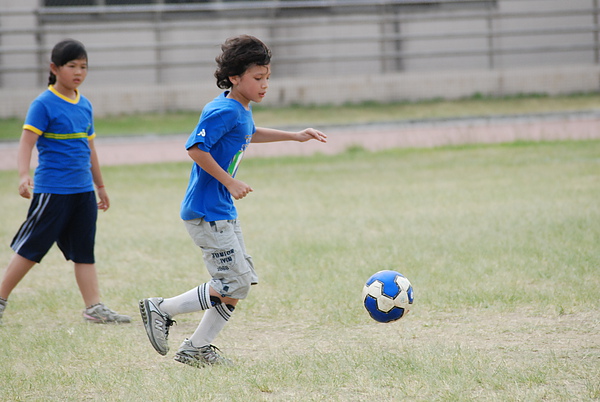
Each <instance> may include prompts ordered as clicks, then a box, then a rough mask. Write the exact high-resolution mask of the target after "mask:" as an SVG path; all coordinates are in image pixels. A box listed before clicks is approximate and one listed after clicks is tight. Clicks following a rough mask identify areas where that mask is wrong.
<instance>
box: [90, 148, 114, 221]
mask: <svg viewBox="0 0 600 402" xmlns="http://www.w3.org/2000/svg"><path fill="white" fill-rule="evenodd" d="M89 145H90V162H91V163H92V178H93V179H94V184H95V185H96V188H97V190H98V198H99V199H100V201H98V209H101V210H103V211H106V210H107V209H108V208H110V199H109V198H108V193H107V192H106V188H105V187H104V180H103V179H102V172H101V171H100V161H99V160H98V153H97V152H96V145H95V144H94V140H93V139H90V140H89Z"/></svg>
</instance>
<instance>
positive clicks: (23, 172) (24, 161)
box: [17, 130, 39, 198]
mask: <svg viewBox="0 0 600 402" xmlns="http://www.w3.org/2000/svg"><path fill="white" fill-rule="evenodd" d="M38 138H39V135H37V134H36V133H34V132H33V131H30V130H23V132H22V133H21V140H20V141H19V149H18V151H17V170H18V172H19V195H20V196H21V197H23V198H31V189H33V179H32V178H31V175H30V173H29V170H30V168H31V154H32V151H33V147H34V146H35V143H36V142H37V140H38Z"/></svg>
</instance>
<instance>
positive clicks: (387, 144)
mask: <svg viewBox="0 0 600 402" xmlns="http://www.w3.org/2000/svg"><path fill="white" fill-rule="evenodd" d="M318 128H319V129H321V130H322V131H324V132H325V133H326V134H327V135H328V142H327V144H322V143H317V142H315V141H309V142H307V143H295V142H282V143H269V144H252V145H251V146H250V147H249V148H248V151H247V153H246V156H245V157H257V156H262V157H266V156H282V155H311V154H315V153H322V154H335V153H339V152H343V151H344V150H346V149H348V148H349V147H352V146H360V147H363V148H365V149H368V150H372V151H376V150H382V149H386V148H393V147H414V148H419V147H435V146H442V145H458V144H467V143H501V142H514V141H553V140H584V139H600V111H590V112H573V113H559V114H544V115H535V116H525V117H514V116H512V117H510V116H509V117H493V118H479V119H473V118H469V119H466V118H465V119H446V120H435V121H409V122H402V123H388V124H368V125H354V126H345V127H339V126H338V127H318ZM186 138H187V135H170V136H137V137H122V138H111V137H108V138H102V137H99V138H98V139H97V140H96V148H97V150H98V155H99V158H100V163H101V164H102V165H103V166H108V165H127V164H139V163H159V162H177V161H188V160H189V158H188V156H187V153H186V152H185V150H184V144H185V140H186ZM17 145H18V144H17V143H14V142H4V143H3V142H0V170H13V169H16V157H17ZM33 159H34V160H37V157H34V158H33ZM34 163H35V162H34Z"/></svg>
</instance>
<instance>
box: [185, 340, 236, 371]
mask: <svg viewBox="0 0 600 402" xmlns="http://www.w3.org/2000/svg"><path fill="white" fill-rule="evenodd" d="M217 352H220V350H219V348H217V347H216V346H214V345H206V346H201V347H199V348H197V347H195V346H194V345H192V341H190V340H189V339H185V340H184V341H183V343H182V344H181V346H180V347H179V350H178V351H177V353H175V357H174V359H175V361H178V362H179V363H184V364H188V365H190V366H192V367H196V368H202V367H204V366H214V365H224V366H233V362H232V361H231V360H229V359H227V358H225V357H223V356H221V355H220V354H218V353H217Z"/></svg>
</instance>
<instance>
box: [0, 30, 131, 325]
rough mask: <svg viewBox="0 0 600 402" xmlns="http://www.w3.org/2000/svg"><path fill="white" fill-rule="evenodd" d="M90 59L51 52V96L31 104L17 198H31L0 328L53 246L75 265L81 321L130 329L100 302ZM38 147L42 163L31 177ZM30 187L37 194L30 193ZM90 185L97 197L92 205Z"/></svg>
mask: <svg viewBox="0 0 600 402" xmlns="http://www.w3.org/2000/svg"><path fill="white" fill-rule="evenodd" d="M87 63H88V60H87V52H86V50H85V48H84V46H83V44H81V43H80V42H78V41H75V40H71V39H68V40H65V41H62V42H60V43H58V44H57V45H56V46H55V47H54V49H53V50H52V56H51V63H50V77H49V82H48V85H49V86H48V89H47V90H46V91H44V92H43V93H42V94H41V95H39V96H38V97H37V98H36V99H35V100H34V101H33V102H32V104H31V106H30V108H29V111H28V112H27V117H26V119H25V124H24V125H23V133H22V134H21V140H20V143H19V150H18V157H17V167H18V172H19V178H20V182H19V194H20V195H21V197H23V198H32V193H33V199H32V201H31V206H30V207H29V212H28V214H27V219H26V221H25V222H24V223H23V225H22V226H21V228H20V229H19V231H18V232H17V234H16V235H15V237H14V239H13V241H12V243H11V248H12V249H13V250H14V251H15V254H14V255H13V257H12V259H11V261H10V262H9V264H8V267H7V268H6V271H5V272H4V277H3V279H2V283H1V284H0V320H1V319H2V315H3V313H4V309H5V308H6V305H7V301H8V296H9V295H10V293H11V292H12V290H13V289H14V288H15V286H17V284H18V283H19V282H20V281H21V279H23V277H24V276H25V275H26V274H27V272H29V270H30V269H31V268H32V267H33V266H34V265H35V264H36V263H39V262H41V260H42V258H43V257H44V256H45V255H46V253H47V252H48V250H49V249H50V247H52V245H53V244H54V243H55V242H56V243H57V245H58V247H59V248H60V250H61V251H62V253H63V255H64V256H65V258H66V259H67V260H71V261H73V263H74V265H75V278H76V281H77V285H78V286H79V290H80V292H81V295H82V297H83V301H84V303H85V306H86V309H85V310H84V312H83V318H84V320H85V321H89V322H95V323H108V322H116V323H124V322H130V317H128V316H125V315H121V314H118V313H116V312H114V311H112V310H110V309H109V308H107V307H106V306H105V305H104V304H102V303H101V302H100V292H99V290H98V277H97V274H96V266H95V259H94V242H95V235H96V218H97V216H98V209H101V210H103V211H106V210H107V209H108V208H109V206H110V200H109V198H108V194H107V193H106V189H105V188H104V184H103V181H102V174H101V173H100V165H99V163H98V156H97V154H96V149H95V147H94V137H95V136H96V134H95V133H94V123H93V119H92V105H91V103H90V102H89V101H88V100H87V99H86V98H84V97H83V96H81V94H80V93H79V91H78V89H77V88H78V87H79V85H81V84H82V83H83V81H84V80H85V78H86V76H87ZM34 145H36V146H37V149H38V153H39V157H38V159H39V163H38V167H37V168H36V170H35V175H34V178H33V179H32V178H31V176H30V174H29V169H30V162H31V154H32V149H33V146H34ZM34 183H35V186H34ZM94 183H95V184H96V188H97V190H98V197H99V202H98V203H96V195H95V193H94Z"/></svg>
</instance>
